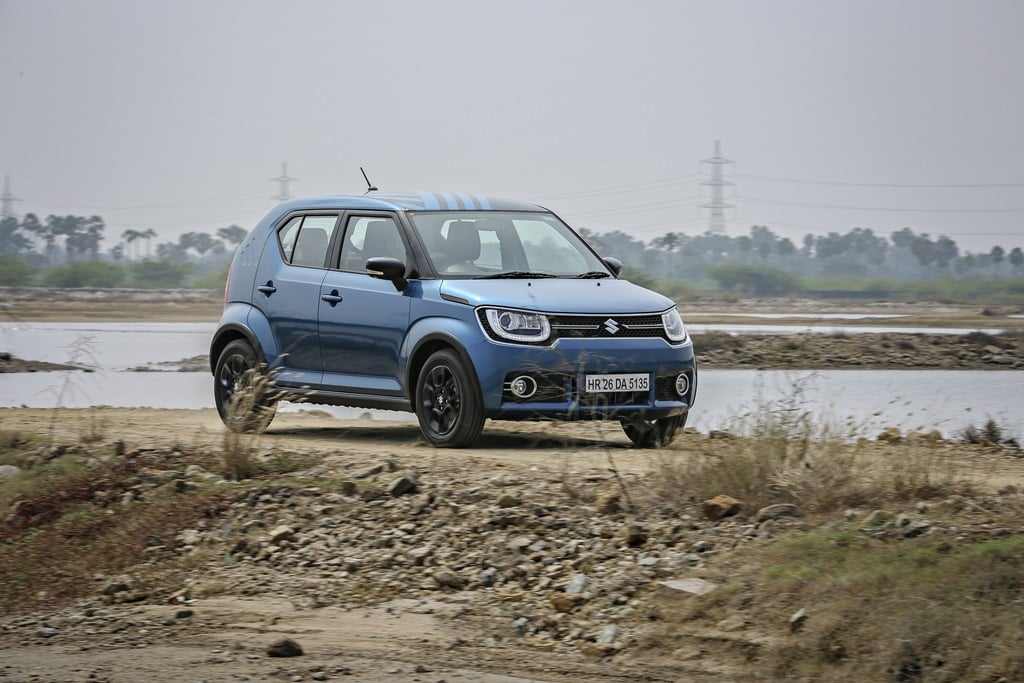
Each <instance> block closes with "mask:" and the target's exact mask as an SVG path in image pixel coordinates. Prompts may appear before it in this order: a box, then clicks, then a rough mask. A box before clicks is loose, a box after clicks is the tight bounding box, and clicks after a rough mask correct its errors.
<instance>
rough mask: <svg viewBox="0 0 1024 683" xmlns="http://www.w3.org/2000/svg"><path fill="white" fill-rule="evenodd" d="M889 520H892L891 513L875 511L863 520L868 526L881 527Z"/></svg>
mask: <svg viewBox="0 0 1024 683" xmlns="http://www.w3.org/2000/svg"><path fill="white" fill-rule="evenodd" d="M890 519H892V513H889V512H886V511H885V510H875V511H874V512H872V513H871V514H870V515H868V516H867V519H865V520H864V523H865V524H867V525H868V526H881V525H882V524H885V523H886V522H888V521H889V520H890Z"/></svg>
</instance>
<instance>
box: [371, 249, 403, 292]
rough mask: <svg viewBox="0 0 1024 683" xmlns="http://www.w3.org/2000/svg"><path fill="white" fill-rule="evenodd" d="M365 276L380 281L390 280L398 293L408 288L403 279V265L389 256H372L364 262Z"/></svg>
mask: <svg viewBox="0 0 1024 683" xmlns="http://www.w3.org/2000/svg"><path fill="white" fill-rule="evenodd" d="M366 274H367V275H369V276H370V277H375V278H378V279H381V280H390V281H391V283H392V284H393V285H394V286H395V289H397V290H398V291H399V292H402V291H404V290H405V288H406V287H408V286H409V281H408V280H406V279H405V264H404V263H402V262H401V261H400V260H398V259H396V258H392V257H390V256H374V257H373V258H371V259H367V260H366Z"/></svg>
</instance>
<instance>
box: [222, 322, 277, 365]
mask: <svg viewBox="0 0 1024 683" xmlns="http://www.w3.org/2000/svg"><path fill="white" fill-rule="evenodd" d="M237 340H243V341H245V342H248V344H249V346H251V347H252V350H253V351H255V352H256V357H257V358H259V360H260V362H261V363H266V362H267V359H266V357H265V356H264V354H263V348H262V346H261V345H260V343H259V342H258V341H257V339H256V335H255V334H253V332H252V330H250V329H249V328H248V327H246V326H244V325H241V324H239V323H228V324H227V325H224V326H222V327H220V328H219V329H218V330H217V334H216V336H214V338H213V341H212V342H210V372H211V373H216V371H217V360H218V359H219V358H220V354H221V352H222V351H223V350H224V347H226V346H227V345H228V344H230V343H231V342H233V341H237Z"/></svg>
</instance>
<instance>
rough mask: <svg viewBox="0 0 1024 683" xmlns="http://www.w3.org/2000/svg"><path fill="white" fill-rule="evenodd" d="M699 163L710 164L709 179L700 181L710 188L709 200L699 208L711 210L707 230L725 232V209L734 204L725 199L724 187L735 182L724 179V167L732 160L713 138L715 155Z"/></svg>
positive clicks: (717, 232)
mask: <svg viewBox="0 0 1024 683" xmlns="http://www.w3.org/2000/svg"><path fill="white" fill-rule="evenodd" d="M700 163H702V164H708V165H709V166H711V179H710V180H705V181H704V182H703V183H701V185H707V186H708V187H710V188H711V201H709V202H706V203H704V204H701V208H704V209H710V210H711V215H710V216H709V217H708V232H710V233H716V234H722V233H724V232H725V210H726V209H735V208H736V205H735V204H729V203H728V202H726V201H725V188H727V187H731V186H733V185H734V184H735V183H733V182H731V181H728V180H726V179H725V172H724V170H725V169H724V167H725V166H726V165H727V164H731V163H733V162H732V161H731V160H730V159H726V158H725V157H723V156H722V146H721V144H720V143H719V141H718V140H715V156H713V157H711V158H710V159H704V160H703V161H701V162H700Z"/></svg>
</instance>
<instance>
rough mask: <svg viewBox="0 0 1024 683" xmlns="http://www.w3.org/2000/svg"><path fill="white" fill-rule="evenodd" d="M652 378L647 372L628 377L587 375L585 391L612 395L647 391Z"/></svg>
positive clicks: (632, 374)
mask: <svg viewBox="0 0 1024 683" xmlns="http://www.w3.org/2000/svg"><path fill="white" fill-rule="evenodd" d="M650 384H651V376H650V375H649V374H648V373H646V372H637V373H631V374H628V375H586V377H584V385H583V390H584V391H586V392H587V393H591V394H592V393H598V392H600V393H603V394H607V393H612V392H616V391H647V390H648V389H649V388H650Z"/></svg>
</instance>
